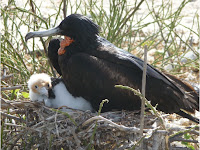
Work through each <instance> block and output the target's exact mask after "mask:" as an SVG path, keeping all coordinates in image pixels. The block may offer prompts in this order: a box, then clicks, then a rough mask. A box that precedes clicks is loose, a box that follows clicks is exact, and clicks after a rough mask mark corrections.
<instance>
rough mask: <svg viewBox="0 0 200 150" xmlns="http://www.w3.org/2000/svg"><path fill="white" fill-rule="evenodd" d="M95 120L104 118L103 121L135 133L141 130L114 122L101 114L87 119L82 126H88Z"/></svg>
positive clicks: (121, 129)
mask: <svg viewBox="0 0 200 150" xmlns="http://www.w3.org/2000/svg"><path fill="white" fill-rule="evenodd" d="M95 120H103V121H105V122H107V123H110V124H111V125H113V126H114V127H116V128H118V129H119V130H120V131H125V132H135V133H139V132H140V129H139V128H136V127H126V126H124V125H118V124H116V123H114V122H112V121H111V120H109V119H106V118H104V117H102V116H100V115H99V116H94V117H92V118H90V119H88V120H86V121H85V122H84V123H83V124H82V126H86V125H87V124H89V123H90V122H92V121H95Z"/></svg>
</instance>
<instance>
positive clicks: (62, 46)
mask: <svg viewBox="0 0 200 150" xmlns="http://www.w3.org/2000/svg"><path fill="white" fill-rule="evenodd" d="M72 42H74V40H73V39H72V38H70V37H68V36H65V39H64V40H62V41H61V42H60V48H59V49H58V55H63V54H64V53H65V52H66V50H65V47H67V46H69V45H70V44H71V43H72Z"/></svg>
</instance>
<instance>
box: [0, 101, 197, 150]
mask: <svg viewBox="0 0 200 150" xmlns="http://www.w3.org/2000/svg"><path fill="white" fill-rule="evenodd" d="M1 101H2V111H1V114H2V118H1V119H2V128H3V129H2V133H3V134H2V139H3V143H2V148H3V149H41V150H44V149H97V150H98V149H101V150H103V149H129V148H133V149H134V148H135V149H141V147H140V146H141V143H142V145H143V149H154V150H156V149H166V148H168V147H169V146H170V143H172V142H173V139H172V138H171V139H170V140H168V139H169V138H168V137H169V134H174V131H172V130H164V129H163V127H162V126H163V125H162V124H161V122H160V121H159V119H158V118H156V117H155V116H154V115H152V114H151V113H149V112H148V113H146V115H145V129H144V133H143V136H140V134H139V132H140V129H139V128H140V114H139V112H136V111H135V112H133V111H113V112H106V113H101V114H100V115H99V114H98V113H92V112H90V111H86V112H83V111H79V110H72V109H70V110H69V109H65V111H63V110H61V109H52V108H48V107H46V106H44V105H43V104H42V103H36V102H30V101H6V100H3V99H2V100H1ZM167 116H168V115H163V116H162V117H163V118H166V117H167ZM196 128H197V127H195V128H192V129H191V128H190V131H193V132H196V134H197V133H198V132H197V130H196ZM177 130H180V131H182V130H181V129H180V128H179V129H176V131H177ZM177 135H178V134H177ZM177 135H176V136H173V138H174V137H176V138H177V137H178V136H177ZM180 135H181V133H180ZM195 136H196V135H195ZM197 136H198V134H197ZM193 143H195V142H193Z"/></svg>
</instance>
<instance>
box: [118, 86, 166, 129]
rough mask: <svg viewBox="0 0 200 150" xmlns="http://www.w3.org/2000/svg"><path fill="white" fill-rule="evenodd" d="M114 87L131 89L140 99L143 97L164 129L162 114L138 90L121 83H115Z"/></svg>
mask: <svg viewBox="0 0 200 150" xmlns="http://www.w3.org/2000/svg"><path fill="white" fill-rule="evenodd" d="M115 87H118V88H122V89H127V90H130V91H132V92H133V93H134V94H135V95H137V96H139V97H140V99H143V98H144V99H145V104H146V106H147V107H148V108H150V109H151V110H152V111H153V114H154V115H155V116H156V117H158V118H159V120H160V121H161V123H162V124H161V126H162V127H163V129H164V130H166V127H165V124H164V121H163V118H162V116H161V115H160V114H159V113H158V111H157V110H156V109H155V107H153V106H152V105H151V103H150V102H149V101H148V100H147V99H146V98H145V97H144V96H143V95H142V94H141V92H140V90H135V89H133V88H130V87H128V86H123V85H115Z"/></svg>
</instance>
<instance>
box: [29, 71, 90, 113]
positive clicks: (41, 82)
mask: <svg viewBox="0 0 200 150" xmlns="http://www.w3.org/2000/svg"><path fill="white" fill-rule="evenodd" d="M28 88H29V95H30V100H31V101H43V102H44V104H45V105H46V106H48V107H52V108H59V107H61V106H67V107H69V108H72V109H79V110H84V111H85V110H91V111H93V108H92V106H91V104H90V103H89V102H88V101H87V100H85V99H84V98H82V97H73V96H72V95H71V94H70V93H69V91H68V90H67V88H66V87H65V85H64V83H63V82H62V81H60V82H59V83H58V84H56V85H55V86H54V87H52V85H51V77H50V76H49V75H47V74H44V73H41V74H34V75H32V76H31V77H30V79H29V81H28ZM49 88H52V92H53V93H54V95H55V98H49V95H48V89H49Z"/></svg>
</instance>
